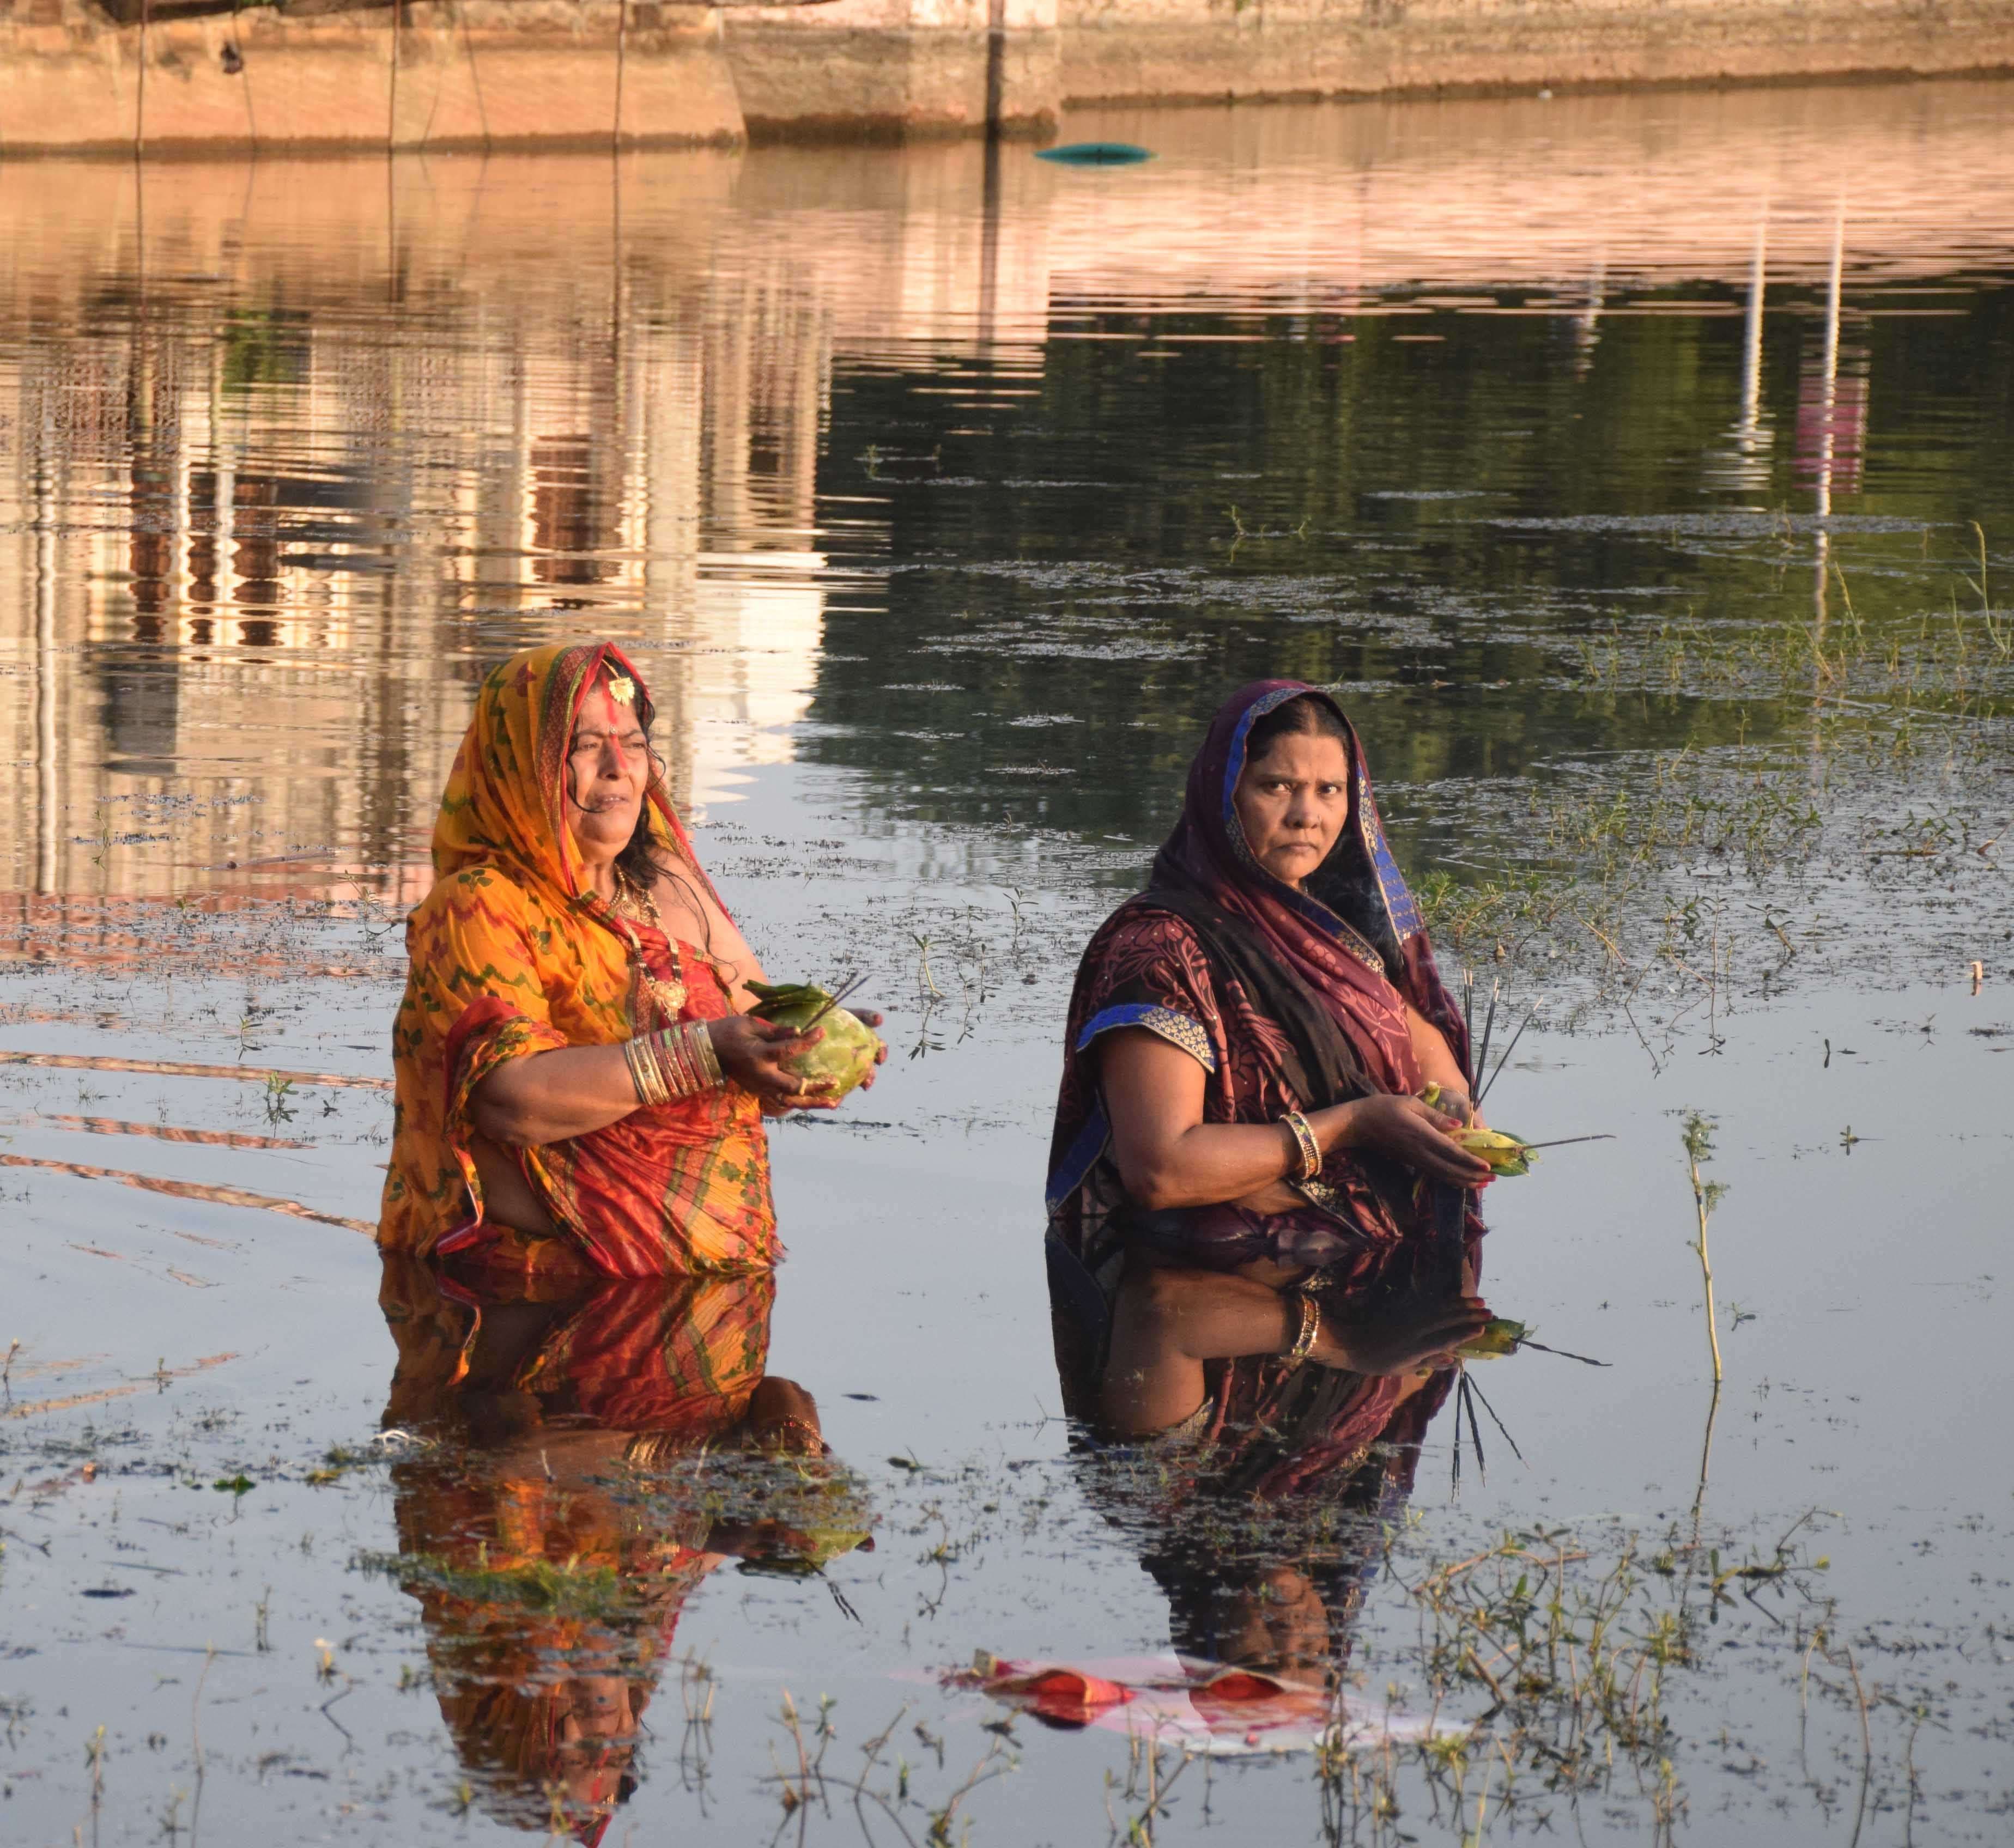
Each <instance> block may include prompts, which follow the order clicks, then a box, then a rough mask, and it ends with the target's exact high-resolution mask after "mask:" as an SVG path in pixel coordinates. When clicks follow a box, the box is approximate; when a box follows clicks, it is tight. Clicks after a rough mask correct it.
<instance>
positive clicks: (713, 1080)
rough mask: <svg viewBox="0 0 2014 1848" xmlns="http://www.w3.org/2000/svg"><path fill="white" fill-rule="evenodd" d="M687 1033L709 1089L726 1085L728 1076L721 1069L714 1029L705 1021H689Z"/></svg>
mask: <svg viewBox="0 0 2014 1848" xmlns="http://www.w3.org/2000/svg"><path fill="white" fill-rule="evenodd" d="M686 1036H687V1037H689V1038H690V1040H691V1041H692V1045H693V1053H694V1055H696V1056H697V1058H698V1061H699V1069H700V1073H701V1076H703V1077H704V1079H705V1080H706V1082H707V1085H708V1088H709V1089H711V1088H712V1087H714V1086H716V1085H721V1084H725V1083H726V1082H727V1074H726V1073H725V1072H724V1071H722V1069H721V1068H720V1051H719V1048H717V1047H716V1046H715V1044H714V1043H713V1030H712V1028H711V1026H708V1024H707V1022H705V1021H704V1020H689V1021H687V1022H686Z"/></svg>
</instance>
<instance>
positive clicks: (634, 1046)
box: [622, 1040, 672, 1105]
mask: <svg viewBox="0 0 2014 1848" xmlns="http://www.w3.org/2000/svg"><path fill="white" fill-rule="evenodd" d="M622 1059H623V1062H624V1063H625V1065H628V1066H629V1082H630V1083H632V1084H633V1085H634V1086H635V1087H636V1101H637V1102H638V1103H639V1104H640V1105H652V1104H668V1103H669V1102H670V1101H672V1094H671V1092H670V1091H668V1090H667V1089H666V1088H665V1081H664V1078H663V1076H662V1075H661V1073H660V1072H659V1070H658V1062H657V1059H656V1058H655V1057H654V1056H653V1054H652V1051H651V1048H650V1043H649V1041H648V1040H624V1041H623V1042H622Z"/></svg>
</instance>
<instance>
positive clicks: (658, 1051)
mask: <svg viewBox="0 0 2014 1848" xmlns="http://www.w3.org/2000/svg"><path fill="white" fill-rule="evenodd" d="M622 1056H623V1058H624V1059H625V1061H626V1062H627V1063H628V1065H629V1080H630V1083H631V1084H632V1085H633V1087H635V1089H636V1101H637V1102H638V1104H639V1105H646V1106H648V1105H659V1104H670V1103H676V1102H677V1101H679V1099H681V1098H690V1097H695V1096H697V1094H699V1093H700V1092H701V1091H715V1090H717V1089H719V1087H720V1086H722V1085H723V1084H725V1083H726V1082H727V1078H726V1073H724V1072H723V1071H722V1069H721V1063H720V1055H719V1051H718V1050H717V1049H716V1048H715V1045H714V1041H713V1033H712V1026H711V1022H708V1021H703V1020H685V1021H680V1022H679V1023H678V1024H677V1025H676V1026H665V1027H660V1028H658V1030H657V1031H656V1032H655V1033H643V1034H640V1035H639V1036H638V1037H636V1038H635V1039H633V1040H628V1041H625V1044H624V1045H623V1048H622Z"/></svg>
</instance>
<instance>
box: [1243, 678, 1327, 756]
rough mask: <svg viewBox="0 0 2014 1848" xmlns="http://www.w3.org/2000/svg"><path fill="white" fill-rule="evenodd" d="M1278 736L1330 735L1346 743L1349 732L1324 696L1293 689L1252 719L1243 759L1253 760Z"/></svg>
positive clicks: (1277, 738) (1318, 736)
mask: <svg viewBox="0 0 2014 1848" xmlns="http://www.w3.org/2000/svg"><path fill="white" fill-rule="evenodd" d="M1282 738H1334V739H1335V740H1338V741H1339V742H1340V743H1342V744H1344V745H1348V743H1349V729H1348V728H1347V727H1346V725H1344V724H1343V722H1342V718H1340V717H1339V716H1338V714H1337V712H1336V710H1335V707H1333V706H1331V704H1329V703H1328V700H1324V699H1321V698H1319V697H1317V696H1316V695H1315V694H1313V693H1296V694H1295V696H1294V697H1293V698H1292V699H1291V700H1288V701H1287V703H1286V704H1285V705H1283V706H1276V707H1274V708H1273V710H1272V711H1270V712H1269V713H1267V714H1266V716H1265V717H1264V718H1262V719H1259V720H1257V721H1256V722H1254V724H1253V725H1252V729H1251V730H1250V731H1249V732H1248V733H1246V735H1245V762H1246V763H1248V764H1256V763H1257V762H1258V761H1260V759H1261V758H1262V757H1264V756H1265V755H1266V754H1267V752H1268V751H1270V750H1271V749H1272V748H1273V747H1274V745H1275V744H1277V743H1279V741H1280V740H1281V739H1282Z"/></svg>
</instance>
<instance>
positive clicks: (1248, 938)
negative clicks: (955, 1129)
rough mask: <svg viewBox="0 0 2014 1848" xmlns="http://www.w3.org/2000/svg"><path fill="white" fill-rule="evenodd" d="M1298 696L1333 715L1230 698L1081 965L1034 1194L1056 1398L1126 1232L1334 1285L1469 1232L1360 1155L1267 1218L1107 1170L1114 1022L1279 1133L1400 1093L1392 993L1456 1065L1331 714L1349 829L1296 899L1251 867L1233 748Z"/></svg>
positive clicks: (1094, 1336) (1431, 1191) (1270, 685)
mask: <svg viewBox="0 0 2014 1848" xmlns="http://www.w3.org/2000/svg"><path fill="white" fill-rule="evenodd" d="M1304 694H1313V695H1314V697H1317V698H1318V699H1321V700H1324V702H1325V703H1327V704H1329V705H1330V706H1331V709H1335V707H1334V702H1333V701H1332V700H1329V699H1328V696H1327V695H1326V694H1324V693H1319V692H1318V691H1317V689H1313V688H1311V687H1309V686H1306V685H1304V684H1303V683H1302V682H1299V681H1261V682H1256V683H1255V684H1254V685H1252V686H1247V687H1245V688H1244V689H1242V690H1241V691H1240V692H1239V693H1236V694H1235V695H1234V696H1233V697H1231V699H1230V700H1228V701H1227V702H1226V703H1225V704H1224V707H1222V708H1221V709H1220V711H1218V713H1217V716H1216V717H1215V718H1214V719H1213V720H1212V722H1211V724H1210V727H1209V732H1208V734H1207V736H1206V738H1205V740H1204V743H1203V746H1202V750H1200V751H1199V752H1198V754H1197V755H1196V757H1195V761H1194V763H1193V764H1192V766H1191V768H1190V771H1189V775H1188V787H1187V790H1186V793H1185V797H1184V804H1183V808H1182V814H1181V819H1180V820H1179V822H1177V826H1176V827H1175V829H1174V833H1173V834H1171V835H1170V837H1169V840H1168V841H1167V843H1166V845H1165V846H1164V847H1163V848H1162V850H1161V851H1160V853H1159V854H1158V855H1157V856H1156V859H1155V862H1154V868H1153V872H1152V877H1151V879H1150V882H1149V886H1148V888H1147V890H1145V891H1144V892H1142V893H1141V894H1138V896H1137V897H1133V898H1131V899H1129V900H1128V901H1127V902H1126V903H1125V904H1123V905H1121V906H1120V908H1119V909H1118V910H1117V911H1116V912H1114V913H1113V915H1112V916H1111V917H1110V918H1109V919H1107V920H1106V923H1105V924H1104V925H1103V926H1102V928H1101V929H1099V930H1098V933H1097V934H1096V936H1095V937H1093V938H1092V940H1091V944H1090V945H1089V947H1088V948H1087V949H1086V951H1085V952H1084V958H1083V961H1082V963H1081V964H1080V966H1079V969H1078V972H1077V985H1076V988H1075V990H1074V991H1073V994H1072V996H1071V1000H1070V1017H1069V1024H1068V1028H1067V1040H1066V1048H1065V1055H1064V1070H1063V1086H1062V1091H1061V1094H1060V1097H1059V1100H1058V1105H1057V1111H1056V1119H1055V1134H1054V1137H1053V1140H1052V1144H1051V1150H1050V1174H1049V1183H1048V1214H1049V1235H1048V1251H1049V1269H1050V1277H1051V1283H1052V1303H1053V1305H1054V1306H1055V1316H1056V1338H1057V1342H1058V1352H1059V1359H1063V1360H1065V1361H1066V1366H1065V1377H1066V1391H1069V1390H1070V1384H1071V1382H1072V1380H1073V1378H1074V1381H1075V1383H1076V1385H1077V1388H1078V1391H1077V1392H1073V1393H1072V1395H1071V1396H1072V1397H1073V1398H1075V1397H1077V1396H1079V1395H1080V1393H1081V1392H1083V1391H1089V1390H1091V1385H1092V1382H1093V1381H1094V1379H1095V1373H1096V1370H1097V1367H1098V1364H1099V1363H1100V1362H1101V1360H1102V1351H1103V1345H1104V1340H1105V1335H1106V1330H1107V1329H1108V1327H1109V1313H1110V1305H1111V1303H1112V1301H1113V1297H1114V1295H1116V1290H1117V1288H1118V1281H1119V1277H1120V1273H1121V1271H1122V1270H1123V1262H1124V1254H1125V1250H1126V1247H1127V1243H1128V1241H1138V1242H1140V1243H1142V1244H1144V1245H1147V1246H1149V1247H1150V1248H1153V1249H1154V1250H1156V1252H1159V1254H1160V1255H1163V1257H1165V1258H1167V1259H1170V1260H1173V1261H1175V1262H1181V1263H1185V1264H1190V1265H1195V1266H1202V1267H1204V1268H1214V1269H1221V1270H1231V1269H1235V1268H1236V1267H1238V1266H1240V1265H1242V1264H1245V1263H1248V1262H1252V1261H1253V1260H1255V1259H1268V1260H1271V1261H1274V1262H1285V1263H1295V1264H1303V1265H1306V1266H1311V1267H1313V1268H1316V1269H1319V1270H1324V1272H1326V1273H1328V1275H1329V1276H1330V1277H1331V1279H1332V1280H1335V1281H1338V1282H1341V1281H1347V1280H1349V1279H1351V1278H1353V1277H1363V1276H1364V1275H1366V1274H1367V1273H1368V1272H1369V1270H1371V1269H1373V1268H1374V1267H1375V1266H1377V1265H1378V1263H1379V1262H1380V1261H1381V1259H1383V1258H1384V1257H1385V1256H1386V1255H1389V1254H1390V1253H1391V1252H1392V1251H1393V1250H1394V1249H1396V1248H1397V1247H1398V1246H1399V1245H1400V1244H1401V1243H1402V1242H1403V1241H1406V1240H1407V1239H1408V1238H1409V1237H1424V1236H1425V1235H1427V1234H1428V1233H1429V1232H1430V1231H1432V1230H1434V1229H1435V1227H1439V1230H1440V1231H1441V1232H1442V1234H1443V1236H1444V1237H1445V1238H1446V1239H1447V1240H1451V1241H1453V1247H1454V1248H1455V1249H1457V1250H1458V1249H1459V1248H1460V1242H1461V1240H1462V1238H1463V1237H1464V1234H1466V1233H1467V1232H1468V1231H1470V1230H1480V1224H1479V1222H1474V1216H1473V1213H1472V1212H1471V1210H1470V1209H1469V1208H1468V1207H1467V1205H1466V1204H1465V1202H1464V1200H1463V1199H1462V1198H1460V1195H1459V1194H1457V1192H1456V1191H1455V1190H1453V1189H1447V1188H1435V1187H1429V1186H1428V1185H1426V1184H1423V1183H1421V1182H1419V1181H1417V1180H1416V1179H1415V1177H1414V1176H1413V1175H1412V1174H1411V1173H1410V1171H1409V1170H1407V1169H1404V1168H1403V1167H1402V1166H1399V1164H1397V1163H1396V1162H1391V1161H1389V1160H1387V1159H1384V1158H1382V1157H1380V1156H1378V1155H1363V1154H1359V1153H1356V1152H1353V1151H1332V1152H1331V1154H1330V1155H1329V1156H1328V1160H1327V1161H1326V1162H1324V1166H1323V1168H1322V1171H1321V1175H1320V1176H1318V1177H1317V1179H1315V1180H1312V1181H1309V1182H1306V1183H1303V1184H1301V1185H1300V1187H1299V1191H1300V1192H1301V1194H1303V1198H1304V1200H1305V1202H1306V1204H1305V1205H1304V1206H1303V1208H1300V1209H1296V1210H1295V1211H1294V1212H1288V1213H1280V1214H1270V1215H1260V1214H1257V1213H1255V1212H1250V1211H1249V1210H1247V1209H1243V1208H1240V1207H1236V1206H1231V1205H1224V1206H1217V1207H1208V1208H1202V1209H1189V1210H1186V1211H1184V1212H1156V1213H1148V1212H1141V1211H1140V1210H1139V1209H1136V1208H1134V1207H1133V1206H1131V1205H1130V1203H1129V1202H1127V1199H1126V1198H1125V1194H1124V1191H1123V1187H1121V1185H1120V1179H1119V1175H1118V1172H1117V1169H1116V1166H1115V1165H1114V1163H1113V1160H1112V1157H1111V1152H1110V1126H1109V1121H1108V1119H1107V1117H1106V1109H1105V1104H1104V1099H1103V1097H1102V1094H1101V1091H1100V1090H1099V1085H1098V1051H1099V1050H1100V1048H1099V1041H1100V1040H1101V1038H1102V1036H1103V1035H1104V1034H1106V1033H1109V1032H1112V1031H1113V1030H1119V1029H1123V1028H1138V1029H1144V1030H1146V1031H1148V1032H1150V1033H1156V1034H1158V1035H1159V1036H1160V1037H1162V1038H1163V1039H1165V1040H1168V1041H1169V1042H1170V1044H1173V1045H1175V1046H1177V1047H1179V1048H1181V1050H1183V1051H1185V1052H1187V1053H1188V1054H1189V1055H1190V1056H1191V1057H1192V1058H1195V1061H1196V1062H1197V1063H1198V1064H1199V1065H1202V1068H1203V1070H1204V1073H1205V1074H1206V1079H1205V1087H1204V1108H1203V1119H1204V1121H1205V1122H1206V1123H1274V1122H1277V1121H1278V1119H1280V1118H1281V1116H1284V1115H1285V1112H1287V1111H1288V1110H1289V1109H1295V1108H1299V1109H1303V1110H1308V1109H1314V1108H1321V1107H1323V1106H1324V1105H1329V1104H1333V1103H1338V1102H1341V1101H1345V1100H1346V1099H1347V1098H1352V1097H1359V1096H1365V1095H1369V1094H1374V1093H1378V1092H1384V1093H1395V1094H1413V1093H1415V1092H1417V1091H1418V1090H1419V1088H1420V1086H1421V1076H1420V1073H1419V1069H1418V1066H1417V1062H1416V1061H1415V1059H1414V1053H1413V1048H1412V1043H1411V1038H1410V1033H1409V1031H1408V1029H1407V1016H1406V1007H1407V1004H1408V1003H1410V1005H1412V1006H1413V1007H1414V1008H1415V1009H1416V1010H1417V1012H1419V1013H1420V1014H1421V1015H1422V1016H1423V1017H1424V1018H1425V1019H1427V1020H1428V1021H1430V1022H1432V1023H1433V1024H1434V1025H1435V1026H1437V1027H1438V1028H1439V1030H1440V1031H1441V1033H1442V1035H1443V1037H1445V1038H1446V1040H1447V1042H1448V1044H1449V1047H1450V1050H1451V1051H1453V1054H1454V1056H1455V1058H1456V1061H1457V1063H1458V1064H1460V1065H1461V1066H1462V1067H1463V1069H1464V1070H1466V1069H1467V1055H1468V1048H1467V1035H1466V1033H1465V1032H1464V1029H1463V1026H1462V1021H1461V1017H1460V1012H1459V1011H1458V1010H1457V1008H1455V1007H1454V1005H1453V1003H1452V1001H1450V997H1448V995H1447V994H1446V990H1445V989H1444V988H1443V987H1442V984H1441V981H1440V978H1439V973H1438V972H1437V971H1436V969H1435V965H1434V960H1433V954H1432V949H1431V947H1429V945H1428V941H1427V938H1426V933H1425V931H1424V928H1423V926H1422V925H1421V920H1420V915H1419V911H1418V908H1417V905H1416V904H1414V900H1413V897H1412V894H1411V893H1410V891H1409V890H1407V886H1406V883H1405V881H1404V879H1403V877H1401V876H1400V874H1399V869H1398V867H1397V865H1396V862H1395V861H1394V860H1393V859H1392V853H1391V850H1390V847H1389V845H1388V844H1387V843H1386V841H1385V830H1384V825H1383V823H1382V822H1381V820H1380V819H1379V817H1378V808H1377V803H1376V800H1375V797H1374V794H1373V792H1372V790H1371V779H1370V776H1369V774H1368V772H1367V770H1366V768H1365V766H1364V753H1363V750H1362V747H1361V746H1360V744H1359V743H1358V741H1357V739H1356V733H1355V732H1354V730H1353V729H1351V728H1349V725H1348V722H1347V721H1346V720H1345V721H1344V726H1345V729H1346V731H1348V732H1349V736H1348V739H1347V745H1348V750H1349V759H1350V807H1349V819H1348V821H1347V822H1346V825H1345V827H1344V829H1343V831H1342V835H1341V836H1340V838H1339V839H1338V841H1337V843H1336V845H1335V847H1334V848H1333V849H1332V850H1331V852H1330V854H1329V856H1328V859H1327V860H1326V861H1324V863H1323V865H1322V866H1321V868H1319V869H1318V870H1317V872H1316V873H1315V874H1314V875H1313V876H1311V877H1310V879H1308V880H1307V881H1306V889H1305V890H1295V888H1293V887H1292V886H1288V885H1287V884H1285V883H1284V882H1282V881H1281V880H1280V879H1276V878H1274V876H1272V875H1271V874H1270V873H1269V872H1267V871H1266V870H1265V869H1264V868H1263V867H1262V866H1261V865H1260V864H1259V862H1258V861H1257V860H1256V858H1254V856H1253V855H1252V851H1251V848H1250V847H1249V844H1248V843H1247V842H1246V841H1245V834H1244V830H1243V829H1242V827H1241V826H1240V825H1239V823H1238V817H1237V813H1236V811H1235V808H1233V807H1232V804H1231V793H1232V791H1233V790H1234V789H1235V786H1236V785H1237V782H1238V776H1239V775H1240V774H1241V773H1242V771H1243V769H1244V768H1245V744H1246V740H1247V739H1248V737H1249V734H1250V732H1251V729H1252V725H1253V724H1254V723H1256V722H1257V721H1258V720H1259V719H1260V718H1263V717H1264V716H1265V715H1266V714H1267V713H1270V712H1271V711H1274V710H1276V709H1277V708H1278V707H1280V706H1281V705H1283V704H1285V703H1286V702H1287V701H1288V700H1292V699H1295V698H1297V697H1301V696H1303V695H1304ZM1335 710H1336V715H1337V717H1338V718H1339V719H1340V718H1342V713H1341V711H1340V710H1339V709H1335ZM1471 1222H1473V1223H1471Z"/></svg>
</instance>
